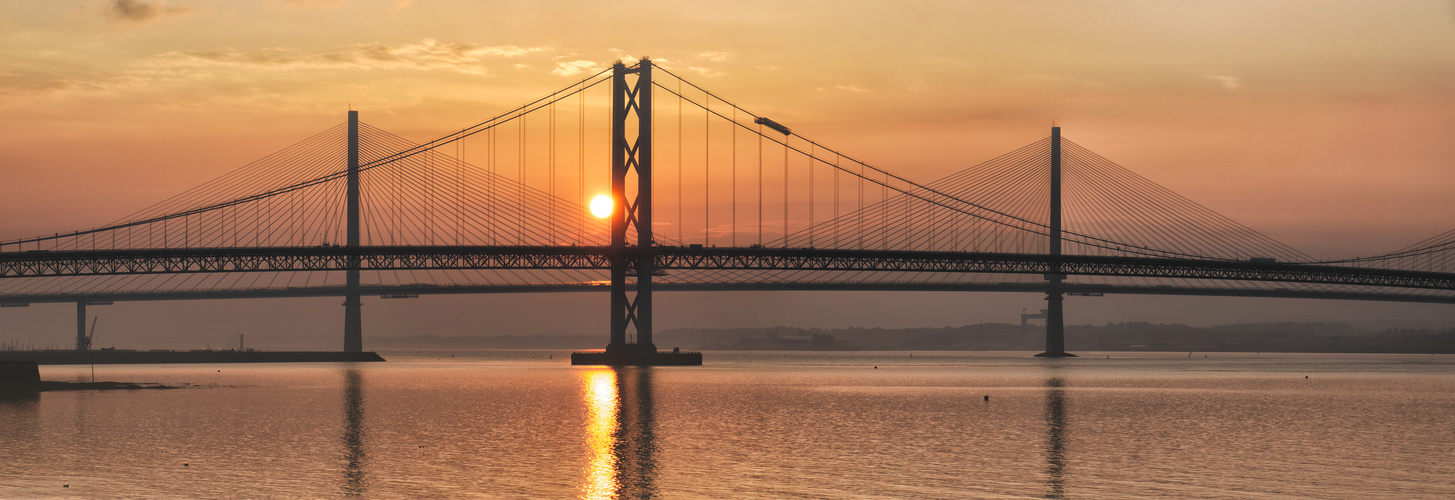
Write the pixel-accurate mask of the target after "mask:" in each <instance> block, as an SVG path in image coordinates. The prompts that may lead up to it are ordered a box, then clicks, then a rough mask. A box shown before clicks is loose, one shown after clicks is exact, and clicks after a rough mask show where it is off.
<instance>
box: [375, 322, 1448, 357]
mask: <svg viewBox="0 0 1455 500" xmlns="http://www.w3.org/2000/svg"><path fill="white" fill-rule="evenodd" d="M1044 342H1045V329H1044V328H1043V327H1040V326H1034V325H1032V326H1026V327H1022V326H1021V325H1014V324H1007V323H981V324H975V325H964V326H953V327H952V326H946V327H942V328H834V329H824V328H793V327H786V326H777V327H770V328H683V329H674V330H666V331H661V332H658V333H657V334H656V338H655V343H656V344H657V347H658V348H660V349H664V350H666V349H671V348H673V347H681V348H683V349H733V350H917V351H929V350H1023V351H1032V350H1039V349H1041V348H1042V347H1044ZM369 343H370V346H371V347H372V348H376V349H599V348H602V347H605V346H606V345H605V344H606V335H605V334H602V335H550V334H540V335H493V336H459V337H440V336H435V335H419V336H413V337H396V338H377V339H370V340H369ZM1066 349H1067V350H1068V351H1078V350H1079V351H1174V352H1175V351H1199V352H1330V353H1355V352H1368V353H1421V354H1423V353H1452V354H1455V328H1444V329H1414V328H1396V329H1388V330H1384V331H1377V332H1370V331H1365V330H1360V329H1357V328H1354V327H1352V326H1350V325H1348V324H1345V323H1255V324H1237V325H1221V326H1208V327H1196V326H1188V325H1184V324H1159V323H1142V322H1131V323H1109V324H1106V325H1100V326H1096V325H1071V326H1067V327H1066Z"/></svg>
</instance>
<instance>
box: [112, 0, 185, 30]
mask: <svg viewBox="0 0 1455 500" xmlns="http://www.w3.org/2000/svg"><path fill="white" fill-rule="evenodd" d="M191 11H192V9H189V8H187V7H178V6H172V5H164V4H162V3H160V2H147V1H145V0H112V1H111V3H110V4H109V5H107V6H106V11H105V15H106V18H107V19H110V20H112V21H114V22H123V23H136V24H141V23H147V22H151V21H155V20H157V19H161V18H164V17H171V16H180V15H183V14H186V13H188V12H191Z"/></svg>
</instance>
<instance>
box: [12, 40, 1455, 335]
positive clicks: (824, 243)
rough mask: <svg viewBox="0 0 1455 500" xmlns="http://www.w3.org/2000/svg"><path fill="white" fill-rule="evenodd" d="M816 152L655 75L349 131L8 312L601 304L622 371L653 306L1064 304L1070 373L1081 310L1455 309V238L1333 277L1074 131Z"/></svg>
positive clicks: (38, 259)
mask: <svg viewBox="0 0 1455 500" xmlns="http://www.w3.org/2000/svg"><path fill="white" fill-rule="evenodd" d="M800 132H801V131H794V130H792V129H790V128H789V127H787V126H785V125H783V124H780V123H778V122H776V121H774V120H772V119H770V118H768V117H765V116H761V115H758V114H755V113H753V112H751V111H749V110H747V109H745V108H743V107H740V106H738V105H737V104H735V103H733V102H731V101H728V100H726V99H724V98H722V97H721V96H718V95H716V94H714V93H712V92H711V91H709V90H707V89H704V88H702V87H699V86H697V85H695V84H693V83H692V82H690V81H687V80H685V79H683V78H681V77H679V76H678V75H676V74H674V73H672V72H671V71H670V70H668V69H666V68H662V67H659V66H656V65H654V64H652V63H651V61H649V60H645V59H644V60H642V61H640V62H638V63H636V64H634V65H631V66H626V65H624V64H620V63H619V64H617V65H615V66H614V67H612V68H610V69H607V70H605V71H602V72H600V73H597V74H596V75H593V76H591V77H589V78H586V79H583V80H581V81H580V82H577V83H575V84H572V85H570V86H567V87H564V88H562V89H560V90H558V91H556V92H553V93H551V94H548V95H547V96H545V97H543V98H541V99H538V100H536V101H533V102H531V103H528V104H525V105H523V106H520V107H518V108H515V109H512V110H510V111H508V112H506V113H503V114H501V115H499V116H495V117H492V118H490V119H487V120H484V121H482V122H480V123H477V124H474V125H471V126H469V127H465V128H462V129H460V130H457V131H454V132H452V133H449V134H446V135H444V136H441V137H439V138H437V139H434V140H432V141H429V142H426V143H422V144H421V143H413V142H410V141H407V140H405V139H402V138H400V137H398V136H395V135H393V134H390V133H388V132H387V131H384V130H381V129H378V128H375V127H372V126H370V125H368V124H366V123H363V122H360V121H359V120H358V114H357V113H356V112H352V111H351V112H350V113H349V120H348V121H347V122H345V123H341V124H338V125H336V126H334V127H332V128H329V129H328V130H325V131H323V132H321V133H319V134H317V135H315V136H313V137H310V138H308V139H305V140H303V141H301V142H299V143H297V144H294V145H292V146H290V147H288V148H285V149H283V150H281V151H278V152H276V153H274V154H271V155H269V156H267V157H264V158H263V159H261V160H258V161H256V162H253V163H251V164H248V165H246V166H244V167H242V168H239V169H237V170H235V171H232V172H230V173H228V174H226V175H223V176H221V177H219V178H217V179H214V180H212V181H210V182H207V183H205V184H203V185H201V186H198V187H196V188H194V189H191V190H189V191H186V192H184V193H181V194H179V195H177V196H174V197H172V198H169V199H167V200H163V201H161V202H159V203H157V204H155V205H153V206H151V207H148V208H146V209H144V210H141V211H139V212H137V213H135V214H132V215H130V216H127V217H123V218H121V219H118V220H116V221H114V222H112V223H109V224H104V225H101V226H98V227H95V228H90V229H83V230H71V231H66V232H58V233H54V234H51V235H41V236H35V237H29V238H19V239H13V240H7V241H3V242H0V304H4V305H20V304H28V303H38V302H75V303H76V304H77V305H78V319H79V320H80V323H84V317H85V316H84V307H85V306H86V304H89V303H95V302H104V301H116V300H180V299H199V298H243V297H303V296H343V297H345V335H344V338H345V341H344V349H345V350H346V351H360V350H362V348H363V347H362V330H363V325H362V314H361V303H362V300H361V297H363V296H373V295H380V296H404V295H412V294H437V293H490V292H521V291H588V290H601V291H606V292H608V293H610V294H611V297H612V301H611V310H610V314H609V316H608V318H609V319H610V332H611V335H610V341H609V346H612V347H611V349H616V350H651V351H653V352H655V347H652V341H651V338H652V337H651V333H652V325H651V318H652V310H651V307H652V300H651V297H652V293H653V291H694V290H772V289H778V290H785V289H786V290H884V291H895V290H959V291H1021V292H1035V293H1043V294H1045V295H1046V298H1047V301H1048V307H1047V312H1046V314H1047V346H1046V353H1047V354H1048V355H1052V356H1055V355H1063V354H1064V344H1063V338H1062V337H1063V336H1062V333H1061V325H1062V323H1063V318H1062V316H1061V304H1062V301H1063V300H1064V299H1063V298H1064V296H1065V295H1068V294H1071V295H1078V294H1080V295H1093V294H1105V293H1139V294H1181V295H1229V296H1251V297H1299V298H1337V299H1355V300H1378V301H1407V302H1433V303H1455V249H1452V247H1455V231H1450V232H1446V233H1443V234H1440V235H1436V236H1434V237H1432V238H1429V239H1427V240H1424V241H1421V242H1417V243H1415V244H1412V245H1410V246H1407V247H1405V248H1403V249H1400V250H1398V251H1395V252H1391V253H1389V254H1385V255H1379V256H1372V257H1365V258H1356V259H1346V260H1337V261H1320V260H1318V259H1314V258H1312V257H1310V256H1308V255H1306V254H1303V253H1301V252H1299V251H1298V250H1296V249H1293V248H1291V247H1289V246H1287V245H1284V244H1282V243H1279V242H1278V241H1276V240H1274V239H1272V238H1270V237H1268V236H1266V235H1263V234H1261V233H1259V232H1257V231H1254V230H1252V229H1250V228H1248V227H1245V226H1243V225H1241V224H1238V223H1237V222H1235V221H1232V220H1230V219H1228V218H1226V217H1223V216H1221V215H1219V214H1217V213H1215V212H1213V211H1211V210H1209V209H1207V208H1205V207H1203V206H1201V205H1199V204H1197V203H1195V202H1193V201H1191V200H1188V199H1186V198H1183V197H1181V196H1179V195H1177V194H1176V193H1173V192H1171V191H1169V190H1167V189H1165V188H1163V187H1161V186H1158V185H1156V184H1155V183H1152V182H1150V181H1148V180H1147V179H1145V178H1143V177H1141V176H1138V175H1136V174H1135V173H1133V172H1131V171H1129V170H1127V169H1125V168H1123V167H1121V166H1119V165H1117V164H1116V163H1114V162H1112V161H1110V160H1108V159H1106V158H1103V157H1101V156H1099V155H1097V154H1095V153H1093V152H1092V151H1091V150H1089V149H1087V148H1085V147H1083V146H1081V145H1079V144H1076V143H1075V142H1072V141H1071V140H1069V139H1067V138H1064V137H1062V136H1061V133H1060V129H1059V128H1053V129H1052V133H1051V136H1050V137H1047V138H1045V139H1041V140H1039V141H1035V142H1033V143H1030V144H1028V145H1026V146H1024V147H1022V148H1020V149H1017V150H1015V151H1012V152H1009V153H1006V154H1004V155H1002V156H1000V157H997V158H994V159H992V160H990V161H987V162H984V163H981V164H978V165H974V166H970V167H968V168H966V169H964V170H961V171H959V172H956V173H954V174H952V175H950V176H947V177H945V178H942V179H940V180H937V181H933V182H929V183H921V182H917V181H915V180H911V179H907V178H904V177H901V176H899V175H896V174H894V173H893V172H892V171H891V170H889V169H887V168H884V167H880V166H875V165H870V164H868V163H866V162H863V161H860V160H857V159H855V158H853V157H852V156H849V154H848V153H847V152H845V151H842V150H840V149H837V148H834V147H831V146H828V145H825V144H821V143H818V142H815V141H813V140H812V139H809V138H807V137H804V136H803V135H802V134H801V133H800ZM467 146H468V151H467V150H466V149H467ZM482 146H483V147H482ZM482 149H483V151H482ZM467 158H468V161H467ZM598 193H609V196H610V198H609V199H610V200H611V203H610V204H609V205H611V206H613V207H614V210H613V211H612V213H611V214H610V215H609V216H607V217H604V218H597V217H595V216H593V215H592V214H591V213H590V212H589V211H588V209H587V207H586V204H587V200H588V199H589V198H591V197H592V196H593V195H595V194H598ZM77 347H78V348H79V349H86V348H88V347H89V346H88V345H87V342H86V337H85V335H84V327H83V326H79V325H78V340H77Z"/></svg>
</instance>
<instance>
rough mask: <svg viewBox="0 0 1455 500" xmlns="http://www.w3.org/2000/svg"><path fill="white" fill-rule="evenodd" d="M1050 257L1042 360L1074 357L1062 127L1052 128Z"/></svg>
mask: <svg viewBox="0 0 1455 500" xmlns="http://www.w3.org/2000/svg"><path fill="white" fill-rule="evenodd" d="M1048 229H1049V231H1048V233H1049V234H1048V236H1049V238H1048V240H1049V241H1050V243H1049V245H1048V248H1047V254H1049V255H1050V256H1051V258H1052V265H1051V272H1050V273H1049V274H1047V275H1046V351H1045V352H1042V353H1040V354H1037V355H1036V357H1038V358H1074V357H1076V355H1075V354H1071V353H1068V352H1066V324H1065V320H1064V318H1063V316H1062V314H1061V312H1062V310H1061V303H1062V302H1063V301H1064V300H1065V290H1062V288H1061V281H1062V280H1063V279H1065V278H1066V275H1065V274H1062V273H1061V264H1060V262H1059V261H1058V260H1057V259H1056V257H1060V256H1061V127H1051V224H1050V227H1049V228H1048Z"/></svg>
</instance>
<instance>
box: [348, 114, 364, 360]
mask: <svg viewBox="0 0 1455 500" xmlns="http://www.w3.org/2000/svg"><path fill="white" fill-rule="evenodd" d="M347 212H348V214H347V217H346V219H347V221H348V222H347V224H348V248H349V252H350V254H349V257H348V269H346V270H345V271H344V273H345V283H346V284H347V287H348V290H349V292H350V293H349V294H348V295H345V296H344V352H364V312H363V302H362V301H361V300H359V294H358V292H357V290H358V289H359V267H360V266H359V264H360V259H359V254H358V251H359V112H358V111H352V110H350V111H349V173H348V205H347Z"/></svg>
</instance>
